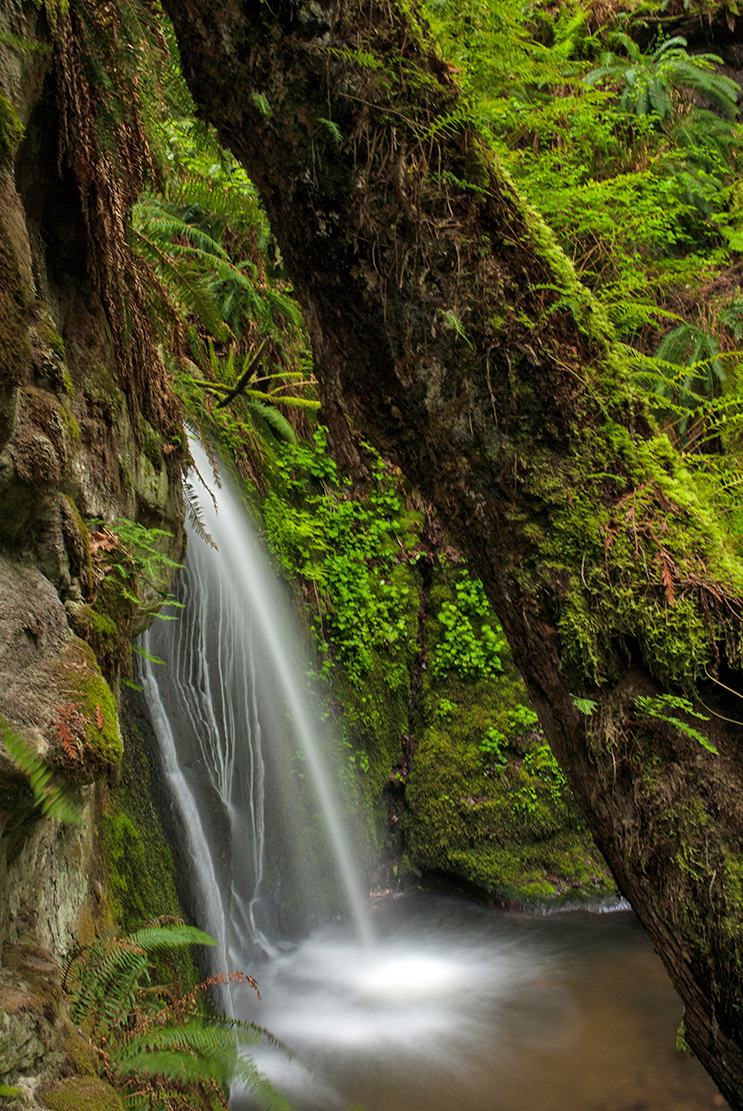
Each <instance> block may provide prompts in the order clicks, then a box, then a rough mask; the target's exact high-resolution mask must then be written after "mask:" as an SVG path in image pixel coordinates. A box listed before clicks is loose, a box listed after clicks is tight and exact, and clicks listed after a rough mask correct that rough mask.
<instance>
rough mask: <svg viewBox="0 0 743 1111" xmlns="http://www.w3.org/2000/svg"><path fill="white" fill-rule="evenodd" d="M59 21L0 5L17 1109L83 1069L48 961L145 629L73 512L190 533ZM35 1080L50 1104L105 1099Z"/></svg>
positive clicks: (0, 759)
mask: <svg viewBox="0 0 743 1111" xmlns="http://www.w3.org/2000/svg"><path fill="white" fill-rule="evenodd" d="M55 13H57V14H56V15H55ZM65 18H66V16H65V15H64V11H63V9H62V6H61V5H60V6H57V5H55V4H54V3H50V4H47V5H45V6H44V5H42V6H37V5H28V4H21V3H20V2H18V0H9V2H8V3H5V4H3V5H2V11H0V32H2V34H3V39H2V43H0V507H2V511H1V512H0V725H1V726H2V737H3V744H2V745H0V1084H5V1085H7V1086H9V1087H10V1088H14V1087H15V1088H17V1089H18V1091H19V1093H21V1094H22V1095H23V1100H24V1103H23V1106H24V1107H29V1106H32V1107H33V1106H42V1104H41V1103H38V1102H37V1097H36V1096H34V1092H35V1091H36V1088H37V1087H38V1084H39V1083H40V1082H42V1081H43V1082H45V1083H47V1085H49V1084H51V1082H52V1081H54V1080H55V1078H56V1077H59V1075H60V1073H62V1072H64V1073H66V1074H70V1073H73V1072H79V1071H81V1070H80V1067H79V1062H78V1064H77V1065H76V1064H75V1054H74V1053H72V1051H71V1050H70V1051H68V1049H67V1048H65V1047H66V1046H67V1042H68V1041H69V1038H68V1037H67V1035H66V1034H65V1029H66V1026H65V1018H64V1010H63V1008H62V1004H61V989H60V985H59V979H60V977H59V963H58V962H59V961H60V960H61V958H63V957H64V955H65V954H66V953H67V952H69V950H70V949H71V947H72V946H73V945H74V944H75V943H76V942H80V941H85V940H86V939H87V938H88V937H89V936H90V934H91V931H92V929H93V928H94V924H95V922H96V921H97V920H100V919H101V918H102V917H103V918H104V919H105V916H106V914H107V909H106V908H107V895H106V890H105V878H104V876H103V874H102V865H101V844H100V833H99V825H100V822H99V820H98V817H97V815H98V812H99V809H100V806H99V801H98V788H97V786H96V784H97V783H98V782H99V781H101V779H103V780H107V779H108V780H111V779H113V778H115V776H116V775H117V768H118V763H119V759H120V756H121V736H120V731H119V723H118V717H117V703H116V695H117V693H118V681H119V675H120V671H121V667H122V664H123V665H124V666H126V665H127V653H128V644H129V636H130V633H131V630H132V628H134V627H135V624H136V623H138V624H139V626H140V627H144V624H146V618H143V617H142V616H141V614H139V613H138V612H137V607H136V605H133V604H131V602H130V601H127V600H126V598H125V596H124V592H123V591H122V590H121V589H117V584H116V583H115V582H114V583H112V581H111V575H110V574H108V575H107V574H106V571H107V568H106V565H105V560H101V559H98V561H97V563H96V560H95V559H94V558H92V556H91V546H90V538H89V536H90V534H89V528H88V527H87V526H86V520H88V521H89V520H90V519H91V518H97V519H99V520H100V521H103V522H105V523H106V524H108V525H111V524H113V522H115V521H116V519H121V518H123V519H126V520H127V521H129V522H136V523H138V524H140V525H144V526H146V527H149V528H158V529H164V530H167V531H169V532H170V533H172V540H171V542H170V544H169V548H168V551H167V554H168V555H169V556H170V557H172V558H175V559H178V558H179V557H180V556H181V554H182V552H183V546H184V539H183V531H182V524H181V521H182V503H181V485H180V458H181V456H180V448H179V444H178V442H177V440H176V441H174V440H173V439H172V436H173V432H172V427H171V429H170V430H169V431H165V432H164V431H163V428H162V426H161V427H157V420H156V418H154V417H153V415H152V414H153V412H154V411H156V410H157V406H156V405H150V406H149V407H148V399H147V396H146V394H144V393H142V392H141V391H140V392H139V393H137V392H136V391H135V390H133V389H132V388H131V387H130V386H129V387H126V386H122V385H121V377H120V375H119V373H118V363H117V359H119V358H120V352H118V351H117V350H116V343H115V340H114V335H115V327H114V326H113V325H112V322H111V319H110V309H109V307H108V302H107V301H106V299H105V296H104V294H102V292H101V288H100V285H101V282H100V273H99V269H97V267H96V261H97V260H96V250H97V249H99V245H98V244H96V242H94V241H93V239H92V236H91V232H90V221H89V220H87V221H86V217H85V211H84V207H85V202H84V197H83V193H82V191H81V184H80V180H79V176H77V177H76V173H75V171H74V169H73V168H72V166H71V164H70V161H69V158H68V156H67V155H66V154H65V150H64V148H63V146H61V145H60V144H61V142H62V136H63V133H64V130H65V128H67V127H69V126H70V118H69V108H68V109H67V116H66V117H65V121H64V123H62V120H61V117H60V104H61V103H62V100H63V97H62V79H61V77H60V72H61V70H60V66H61V63H60V57H61V56H62V53H61V52H62V50H63V48H64V49H67V48H68V45H69V36H70V34H71V32H70V27H69V26H64V25H63V23H64V19H65ZM14 36H15V37H16V38H15V39H13V38H12V37H14ZM65 36H67V38H65ZM18 39H25V40H30V41H37V42H39V44H40V45H41V46H42V48H43V49H42V50H31V49H25V48H23V49H22V48H17V47H12V46H9V45H7V42H8V41H18ZM65 44H67V45H65ZM72 123H73V125H74V120H73V121H72ZM92 527H95V526H92ZM97 527H102V526H100V525H99V526H97ZM115 527H116V526H115ZM143 593H144V592H143V591H142V590H141V588H140V594H143ZM11 749H12V751H13V754H12V755H11V751H10V750H11ZM19 751H22V752H23V753H25V757H24V759H25V761H26V764H25V766H26V768H27V770H28V769H29V768H31V770H34V769H42V768H43V769H48V770H50V771H51V773H52V780H51V783H52V784H57V785H62V786H65V785H66V787H67V788H71V789H74V790H75V791H77V793H78V795H79V799H80V803H81V807H82V808H81V813H80V819H79V821H78V823H77V824H76V825H64V824H61V823H60V822H58V821H56V820H52V819H49V818H43V817H41V813H42V812H41V810H40V809H39V806H38V803H39V797H40V796H39V793H38V792H37V794H36V795H35V794H34V792H33V791H32V790H31V788H30V786H29V780H28V778H27V776H26V775H24V774H23V772H22V771H21V770H20V768H19V766H18V753H19ZM42 793H43V789H42ZM70 1037H71V1038H73V1040H74V1031H73V1032H72V1034H70ZM82 1071H85V1070H82ZM95 1083H96V1084H98V1083H99V1082H98V1081H96V1082H95ZM104 1087H106V1086H104ZM45 1091H46V1092H47V1094H48V1099H47V1098H46V1097H45V1101H44V1104H43V1105H45V1106H49V1107H52V1106H54V1107H56V1106H65V1107H66V1106H72V1105H73V1104H74V1106H75V1107H81V1106H83V1104H84V1105H85V1106H91V1107H92V1106H96V1107H102V1106H104V1102H103V1100H102V1097H101V1094H100V1092H98V1093H97V1094H96V1092H86V1093H83V1094H84V1095H85V1099H87V1101H88V1102H85V1101H84V1100H82V1095H81V1094H80V1093H79V1092H77V1093H76V1094H74V1098H73V1096H71V1095H70V1093H69V1092H66V1090H65V1091H63V1090H62V1088H59V1087H58V1088H57V1089H52V1088H49V1087H47V1089H45ZM52 1091H53V1094H49V1093H52ZM107 1091H108V1090H107ZM109 1095H110V1096H111V1098H112V1099H113V1098H114V1096H113V1093H110V1091H109ZM19 1098H20V1094H19ZM106 1098H109V1097H108V1096H107V1097H106ZM70 1099H72V1103H70ZM65 1100H67V1102H65ZM81 1100H82V1102H81ZM96 1100H98V1102H96ZM107 1105H108V1104H106V1106H107ZM114 1105H115V1104H114V1103H111V1106H114ZM116 1105H117V1104H116ZM9 1106H10V1105H9ZM19 1106H20V1105H19Z"/></svg>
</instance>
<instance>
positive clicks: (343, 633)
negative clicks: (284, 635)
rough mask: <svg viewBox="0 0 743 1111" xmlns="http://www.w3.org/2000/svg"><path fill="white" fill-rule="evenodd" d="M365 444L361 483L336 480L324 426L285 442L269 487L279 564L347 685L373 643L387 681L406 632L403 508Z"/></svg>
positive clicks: (394, 680)
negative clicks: (366, 476)
mask: <svg viewBox="0 0 743 1111" xmlns="http://www.w3.org/2000/svg"><path fill="white" fill-rule="evenodd" d="M366 450H367V452H368V454H369V457H370V460H371V472H372V480H371V484H370V486H369V487H368V488H367V489H366V490H364V491H363V492H362V491H360V490H354V489H352V488H351V485H350V483H349V482H341V481H339V480H338V475H337V468H336V465H335V463H334V462H333V460H332V459H331V458H330V457H329V456H328V455H327V452H326V447H325V433H324V430H323V429H317V430H316V432H315V436H314V443H313V445H312V446H310V445H308V444H303V445H290V444H286V445H284V446H283V447H282V448H281V450H280V453H279V455H278V458H277V470H278V473H279V476H280V481H281V488H283V492H284V498H283V499H282V498H280V497H279V493H280V489H278V488H277V490H276V491H272V492H271V493H269V496H268V498H267V500H266V503H265V517H266V527H267V534H268V539H269V543H270V544H271V546H272V547H273V549H274V551H275V552H276V553H277V555H278V556H279V558H280V559H281V562H282V564H283V566H284V568H285V569H286V570H287V571H288V572H289V573H291V574H293V575H299V576H300V577H301V578H302V579H303V580H305V582H306V583H307V584H308V586H310V585H311V588H312V591H313V595H314V598H315V601H316V603H317V616H316V618H315V626H314V627H315V633H316V636H317V640H318V643H319V645H320V648H321V651H322V652H323V653H326V654H327V655H326V660H327V664H328V666H331V665H332V661H333V660H334V659H335V660H338V661H340V662H342V664H343V667H344V669H345V671H346V674H347V675H348V677H349V679H350V681H351V682H352V684H355V685H357V684H361V683H362V682H363V680H364V677H365V676H366V675H368V674H369V672H370V671H371V669H372V667H373V662H374V656H375V652H376V651H378V650H380V649H382V650H383V651H384V653H385V656H386V658H387V659H388V661H389V663H388V666H387V669H386V677H387V681H388V682H389V683H390V685H391V686H392V687H393V688H395V687H397V686H399V685H400V683H401V682H402V681H403V678H404V673H403V672H402V671H400V670H398V669H397V668H396V666H395V663H394V661H395V658H396V657H397V656H398V654H399V653H400V652H401V651H402V650H404V648H405V646H406V642H407V638H408V637H409V636H410V632H411V629H410V617H409V605H410V600H411V599H410V588H409V586H408V585H407V584H406V582H405V581H404V575H403V574H401V571H402V567H401V565H400V562H399V559H400V554H401V548H402V551H404V550H405V547H404V546H405V541H406V539H407V535H408V533H409V524H410V516H409V515H408V514H407V513H406V510H405V507H404V505H403V503H402V501H401V499H400V493H399V490H398V489H397V484H398V481H399V480H398V478H397V476H396V475H395V474H394V473H393V472H392V471H391V469H390V468H389V467H387V466H386V464H384V463H383V462H382V460H381V459H380V458H379V456H378V455H377V454H376V452H374V451H373V450H372V449H371V448H370V447H369V446H368V445H367V447H366ZM331 646H332V650H331Z"/></svg>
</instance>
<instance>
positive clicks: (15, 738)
mask: <svg viewBox="0 0 743 1111" xmlns="http://www.w3.org/2000/svg"><path fill="white" fill-rule="evenodd" d="M0 735H1V736H2V742H3V745H4V747H5V750H6V751H7V753H8V755H9V756H10V758H11V760H12V761H13V763H14V764H16V765H17V766H18V767H19V768H20V770H21V771H22V772H23V774H24V775H25V776H26V778H27V779H28V782H29V786H30V787H31V790H32V792H33V796H34V802H35V804H36V806H38V808H39V810H40V811H41V813H42V814H43V815H44V817H46V818H54V819H55V820H56V821H58V822H64V823H65V824H66V825H76V824H77V823H78V822H79V821H80V809H81V807H80V802H79V800H78V798H77V796H76V795H75V794H74V793H73V791H72V790H71V789H70V788H69V787H66V786H64V785H63V784H52V785H50V780H51V778H52V769H51V768H50V767H49V765H48V764H46V763H45V761H44V760H42V759H41V757H40V756H38V755H37V753H35V752H34V751H33V749H32V748H31V747H30V745H28V744H27V742H26V741H24V740H23V738H22V737H20V736H19V735H18V734H17V733H15V732H14V731H13V730H12V729H11V728H10V726H9V725H8V723H7V722H6V721H5V720H4V719H3V718H0Z"/></svg>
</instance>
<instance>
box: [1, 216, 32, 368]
mask: <svg viewBox="0 0 743 1111" xmlns="http://www.w3.org/2000/svg"><path fill="white" fill-rule="evenodd" d="M28 298H29V293H28V288H27V286H26V284H25V282H24V281H23V278H22V276H21V271H20V268H19V266H18V260H17V258H16V255H15V251H14V250H13V246H12V244H11V241H10V238H9V237H8V235H7V233H6V231H5V228H4V227H3V225H2V221H1V220H0V385H2V386H17V385H20V383H21V382H22V381H23V378H24V375H25V372H26V366H27V364H28V360H29V357H30V353H31V349H30V346H29V342H28V332H27V328H26V308H27V305H28Z"/></svg>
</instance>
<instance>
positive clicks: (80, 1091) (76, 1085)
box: [39, 1076, 124, 1111]
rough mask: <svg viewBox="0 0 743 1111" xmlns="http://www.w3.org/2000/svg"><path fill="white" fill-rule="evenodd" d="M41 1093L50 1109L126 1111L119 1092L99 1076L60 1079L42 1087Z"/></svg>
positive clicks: (64, 1110)
mask: <svg viewBox="0 0 743 1111" xmlns="http://www.w3.org/2000/svg"><path fill="white" fill-rule="evenodd" d="M39 1095H40V1097H41V1099H42V1100H43V1102H44V1106H45V1107H48V1108H49V1111H124V1104H123V1103H122V1101H121V1097H120V1096H119V1095H118V1093H117V1092H116V1091H115V1090H114V1089H113V1088H112V1087H111V1085H110V1084H106V1082H105V1081H104V1080H99V1079H98V1077H92V1076H80V1077H72V1078H71V1079H67V1080H59V1081H57V1083H56V1084H52V1085H51V1086H50V1087H48V1088H42V1089H41V1090H40V1092H39Z"/></svg>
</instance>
